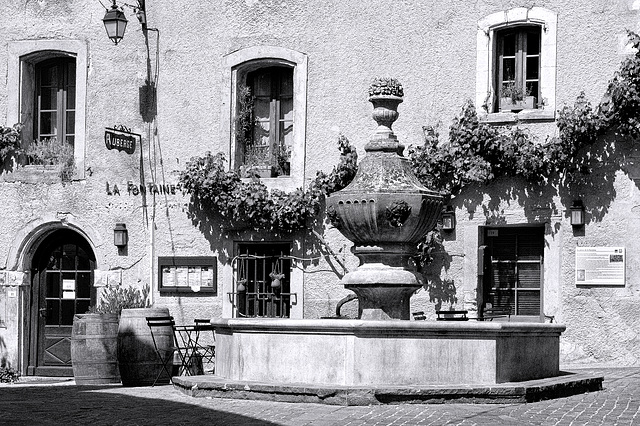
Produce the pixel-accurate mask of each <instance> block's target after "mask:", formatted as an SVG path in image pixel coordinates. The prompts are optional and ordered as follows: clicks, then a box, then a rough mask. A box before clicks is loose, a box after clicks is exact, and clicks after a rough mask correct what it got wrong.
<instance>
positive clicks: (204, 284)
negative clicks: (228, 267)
mask: <svg viewBox="0 0 640 426" xmlns="http://www.w3.org/2000/svg"><path fill="white" fill-rule="evenodd" d="M217 267H218V258H217V257H215V256H199V257H190V256H184V257H180V256H172V257H158V282H159V285H158V287H159V289H160V294H167V293H205V294H207V295H213V296H215V295H216V294H217V293H218V277H217Z"/></svg>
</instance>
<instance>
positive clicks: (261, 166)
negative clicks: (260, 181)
mask: <svg viewBox="0 0 640 426" xmlns="http://www.w3.org/2000/svg"><path fill="white" fill-rule="evenodd" d="M240 84H241V85H242V84H243V83H242V82H241V83H240ZM244 84H245V86H246V90H245V91H243V93H244V94H245V96H246V98H245V99H240V100H239V102H240V103H241V107H240V108H238V110H239V114H238V120H237V121H236V129H237V133H236V135H237V136H236V141H237V143H238V145H239V146H238V149H237V151H236V153H237V155H238V158H237V161H236V162H235V163H236V168H238V169H241V170H243V173H242V174H243V175H245V177H246V176H247V175H250V174H254V173H257V174H258V175H259V176H260V177H278V176H289V175H290V173H291V148H292V145H293V125H294V123H293V89H294V88H293V69H292V68H289V67H266V68H259V69H257V70H255V71H252V72H249V73H248V74H247V75H246V82H245V83H244ZM248 106H251V107H252V108H251V111H250V114H249V111H246V113H242V109H243V108H246V107H248ZM247 118H249V120H248V122H247V123H242V122H241V121H242V120H246V119H247ZM238 131H239V132H238Z"/></svg>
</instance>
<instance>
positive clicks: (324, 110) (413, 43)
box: [0, 0, 640, 364]
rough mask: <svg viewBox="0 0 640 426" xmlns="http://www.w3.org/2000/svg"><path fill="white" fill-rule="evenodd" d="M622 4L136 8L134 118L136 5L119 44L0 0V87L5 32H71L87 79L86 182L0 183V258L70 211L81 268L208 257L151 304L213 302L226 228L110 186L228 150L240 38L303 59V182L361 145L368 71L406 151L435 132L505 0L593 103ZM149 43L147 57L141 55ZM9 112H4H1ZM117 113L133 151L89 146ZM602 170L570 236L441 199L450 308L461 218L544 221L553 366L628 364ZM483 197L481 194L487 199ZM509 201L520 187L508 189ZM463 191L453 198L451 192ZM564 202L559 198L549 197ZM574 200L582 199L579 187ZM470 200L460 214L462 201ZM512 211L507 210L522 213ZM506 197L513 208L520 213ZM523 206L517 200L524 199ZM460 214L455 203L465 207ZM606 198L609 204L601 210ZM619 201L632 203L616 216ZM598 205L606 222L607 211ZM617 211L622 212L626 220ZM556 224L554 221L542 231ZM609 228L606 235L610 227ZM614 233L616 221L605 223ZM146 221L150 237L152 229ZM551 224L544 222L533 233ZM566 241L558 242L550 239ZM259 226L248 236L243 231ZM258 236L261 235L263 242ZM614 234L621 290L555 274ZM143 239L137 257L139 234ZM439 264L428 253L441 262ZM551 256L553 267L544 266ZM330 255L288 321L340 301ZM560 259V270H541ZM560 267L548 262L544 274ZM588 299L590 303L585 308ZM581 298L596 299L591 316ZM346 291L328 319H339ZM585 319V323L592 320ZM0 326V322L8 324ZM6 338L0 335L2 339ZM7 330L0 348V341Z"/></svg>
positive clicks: (469, 238) (43, 6)
mask: <svg viewBox="0 0 640 426" xmlns="http://www.w3.org/2000/svg"><path fill="white" fill-rule="evenodd" d="M635 3H636V2H632V1H630V0H629V1H626V0H620V1H614V2H611V1H604V0H600V1H596V0H592V1H589V2H587V3H581V5H580V6H579V7H578V6H577V5H576V4H575V2H572V1H569V0H565V1H524V2H522V1H518V2H516V1H504V0H495V1H477V2H471V3H470V2H468V1H463V0H457V1H451V2H395V3H392V4H391V3H388V2H386V1H366V2H338V1H329V2H322V3H314V4H310V3H308V2H305V1H302V0H298V1H286V0H285V1H271V0H264V1H262V0H246V1H226V2H222V3H219V4H216V5H215V6H212V5H211V4H209V3H207V2H191V3H188V4H187V3H184V2H175V1H173V2H171V1H167V0H157V1H153V2H149V3H148V9H149V10H148V23H149V26H150V27H156V28H158V29H159V30H160V38H159V41H157V40H158V39H157V33H155V32H149V41H150V53H151V67H152V73H153V74H154V75H155V72H156V68H155V61H156V58H157V59H158V63H159V68H158V69H157V71H158V74H157V75H158V80H157V83H158V116H157V120H156V121H155V122H154V123H152V124H145V123H144V122H143V121H142V119H141V117H140V114H139V104H138V88H139V87H140V86H142V85H143V84H144V81H145V78H146V67H147V63H146V49H145V46H144V38H143V35H142V34H141V31H140V27H139V25H138V23H137V22H136V20H135V17H134V16H133V15H132V14H131V13H130V10H128V9H127V11H126V13H127V16H128V18H129V25H128V28H127V34H126V35H125V38H124V40H123V41H122V42H121V43H120V44H119V45H118V46H114V45H113V44H112V43H111V42H110V41H108V40H107V38H106V36H105V34H104V28H103V26H102V23H101V19H102V16H103V15H104V9H102V7H101V6H100V4H99V2H95V1H89V0H69V1H53V0H41V1H27V2H24V1H20V2H19V1H17V0H14V1H5V2H3V4H2V5H0V76H2V80H1V81H5V82H6V73H7V71H6V70H7V60H6V52H7V43H8V42H10V41H13V40H23V39H39V38H54V39H55V38H65V39H67V38H68V39H80V40H84V41H86V43H87V45H88V49H89V69H88V70H87V72H88V86H87V122H86V128H87V141H86V166H87V168H88V169H89V170H88V171H87V174H86V180H85V181H83V182H74V183H73V184H71V185H67V186H64V187H63V186H62V185H60V184H56V185H43V184H41V185H28V184H19V183H11V184H9V183H3V184H0V185H1V186H0V202H3V203H4V205H9V206H12V207H11V209H7V211H6V212H5V214H3V218H2V225H3V228H4V229H6V230H7V232H5V233H4V236H3V237H2V239H0V242H2V244H0V259H2V260H1V261H0V264H5V263H6V257H7V254H8V251H9V249H10V247H9V246H10V244H11V243H12V239H11V238H12V237H11V238H9V236H12V235H14V234H15V232H17V231H19V230H20V229H21V228H22V227H23V226H24V225H25V223H27V222H28V221H30V220H33V219H36V218H38V217H44V216H47V215H55V213H57V212H60V211H62V212H69V214H71V215H73V216H74V217H77V218H79V219H81V220H82V222H83V223H86V224H88V225H87V226H89V227H91V228H93V229H94V231H95V232H96V233H97V234H99V235H102V236H103V241H104V244H103V245H101V246H99V247H96V256H97V258H98V267H99V268H100V269H103V270H109V269H115V270H119V269H121V268H122V269H124V270H125V271H126V273H125V274H124V280H125V281H126V282H128V283H138V282H141V283H142V282H148V281H149V280H150V274H151V273H152V272H153V270H154V269H153V268H154V263H153V262H152V260H151V258H150V257H151V256H153V257H156V256H171V255H182V256H184V255H212V254H213V255H218V256H220V258H221V261H222V262H221V264H220V265H219V269H218V276H219V292H218V296H207V297H198V296H189V297H186V296H185V297H181V298H176V297H167V296H162V297H161V296H160V295H159V294H158V293H157V292H156V293H154V300H155V302H156V303H157V304H158V305H162V306H168V307H170V309H171V311H172V313H173V314H174V315H175V316H176V317H177V319H178V321H190V320H191V318H193V317H198V316H217V315H220V313H221V312H222V305H223V303H226V302H225V298H226V291H230V285H231V284H230V283H231V272H230V269H229V267H228V260H229V259H228V254H229V250H231V249H232V245H231V244H230V243H229V241H230V240H233V238H237V237H234V236H228V235H226V236H225V235H219V233H217V232H211V231H210V230H208V229H206V228H198V225H197V224H194V223H193V222H192V221H191V219H190V218H189V217H188V215H187V212H188V209H187V206H186V205H187V202H188V200H187V198H186V197H184V196H182V195H181V194H179V193H178V194H175V195H167V196H164V195H157V196H156V197H155V198H154V197H153V196H152V194H151V195H148V196H147V198H146V199H145V198H143V197H142V196H140V195H137V196H135V195H132V194H129V193H128V192H127V191H126V190H125V189H124V188H126V185H127V182H129V181H131V182H133V183H134V184H136V185H139V184H140V183H141V178H140V176H141V167H142V175H143V176H144V179H143V181H144V183H145V184H146V183H149V182H154V181H155V182H158V183H163V182H165V183H173V184H175V183H176V182H177V173H178V172H179V171H180V170H182V169H183V167H184V164H185V162H186V161H187V160H188V159H189V158H190V157H192V156H194V155H201V154H203V153H204V152H205V151H207V150H210V151H212V152H217V151H227V150H228V149H229V146H228V144H229V141H228V140H221V139H220V138H219V136H218V135H219V134H220V129H219V126H220V106H219V101H220V96H221V93H222V91H223V88H222V87H221V83H222V70H221V69H220V63H221V57H222V56H223V55H225V54H227V53H230V52H233V51H235V50H238V49H241V48H244V47H249V46H254V45H274V46H282V47H287V48H290V49H293V50H296V51H299V52H303V53H305V54H306V55H307V56H308V58H309V74H308V83H307V85H308V90H309V92H308V99H307V107H308V117H307V140H306V144H307V151H306V154H307V156H306V178H307V179H311V178H313V176H314V175H315V171H316V170H318V169H322V170H325V171H329V170H330V169H331V167H332V166H333V164H335V163H336V161H337V159H338V155H339V153H338V151H337V149H335V147H336V140H337V136H338V133H339V132H342V133H344V134H345V135H346V136H347V137H348V138H349V139H350V140H351V142H352V143H353V144H354V145H355V146H356V147H357V148H358V152H359V154H360V155H361V156H362V155H364V150H363V147H364V144H365V143H366V142H367V140H368V138H369V136H370V134H371V133H372V131H373V129H374V127H375V124H374V122H373V121H372V120H371V118H370V116H371V105H370V104H369V103H368V102H367V101H366V97H367V94H366V89H367V86H368V83H369V81H370V80H371V78H372V77H374V76H378V75H382V76H393V77H396V78H398V79H399V80H400V81H401V82H402V83H403V84H404V87H405V94H406V96H405V101H404V103H403V104H401V105H400V109H399V111H400V119H399V120H398V122H397V123H396V124H395V125H394V129H395V130H396V133H397V134H398V137H399V139H400V140H401V142H403V143H404V144H405V145H410V144H419V143H421V142H422V126H424V125H426V124H431V125H438V126H439V131H440V133H441V135H442V137H443V139H444V138H446V134H447V129H448V126H449V124H450V122H451V119H452V118H453V116H454V115H455V114H457V113H458V112H459V109H460V106H461V105H462V104H463V102H464V101H465V100H467V99H470V98H472V97H473V96H474V93H475V75H476V70H475V66H476V65H475V64H476V58H475V51H476V46H475V43H476V37H475V34H476V29H477V27H476V22H477V21H478V20H479V19H481V18H482V17H484V16H487V15H489V14H490V13H494V12H497V11H500V10H505V9H508V8H512V7H519V6H534V5H535V6H543V7H546V8H548V9H551V10H554V11H557V12H558V14H559V18H558V48H557V50H558V63H557V65H558V74H557V87H558V90H557V94H556V95H557V105H559V106H560V105H562V103H563V102H569V103H571V102H573V100H574V99H575V96H576V95H577V94H578V93H579V92H580V91H582V90H584V91H585V92H586V94H587V96H588V98H589V99H591V100H593V101H594V102H596V101H597V100H599V98H600V96H601V95H602V93H603V91H604V89H605V88H606V82H607V81H608V79H609V78H610V77H611V75H612V73H613V71H614V70H615V69H616V68H617V66H618V63H619V62H620V61H621V60H622V58H623V56H622V54H624V53H628V51H626V50H625V49H624V47H623V43H622V42H621V38H622V39H623V38H624V30H625V28H631V29H634V28H635V29H638V15H637V7H635V6H634V5H635ZM156 42H157V43H158V44H157V45H158V46H159V52H157V51H156ZM6 99H7V91H6V90H0V119H1V117H5V116H6V111H7V105H6ZM6 124H9V125H11V124H13V123H6ZM114 124H124V125H126V126H128V127H131V128H132V130H133V131H134V132H137V133H141V134H142V135H143V143H142V147H141V148H142V152H143V156H142V159H141V158H140V150H138V151H137V152H136V154H134V155H133V156H128V155H126V154H124V153H120V152H117V151H107V150H106V149H105V147H104V142H103V134H104V127H110V126H112V125H114ZM526 127H527V128H529V129H530V130H531V131H532V132H533V133H534V134H536V135H537V136H538V137H539V138H540V140H544V138H545V137H546V136H547V135H554V134H555V133H556V128H555V126H554V124H553V123H533V124H528V125H526ZM107 182H109V183H110V184H111V189H113V184H117V185H118V186H119V188H120V191H121V194H120V195H107V194H106V190H105V187H106V183H107ZM629 182H630V181H628V179H627V180H626V183H625V177H624V176H617V179H616V191H617V194H618V195H617V196H616V201H615V202H614V203H613V204H612V205H611V208H610V209H609V212H608V213H607V215H605V217H604V218H603V219H602V220H601V221H600V222H598V223H596V224H589V225H588V226H587V227H586V229H585V236H584V237H583V238H582V239H580V238H577V237H573V236H572V232H571V229H570V226H568V224H567V220H566V217H565V216H564V214H563V212H562V210H563V207H561V204H560V200H556V202H557V210H558V211H557V212H555V213H553V212H551V213H548V214H547V212H543V213H542V214H541V218H537V219H536V216H535V214H534V213H532V211H533V210H532V209H533V207H535V206H531V205H530V204H531V202H522V204H521V203H520V201H512V202H507V203H503V202H502V201H501V202H497V201H492V200H496V199H500V197H498V196H497V194H503V193H504V188H503V187H499V188H498V189H496V188H495V187H494V188H480V189H477V190H476V191H475V192H473V191H472V192H469V193H467V194H465V195H464V197H466V198H467V199H471V202H470V203H469V202H467V203H466V204H465V202H462V199H461V198H459V199H457V200H456V201H455V203H456V207H457V208H458V210H457V217H458V228H457V229H456V231H455V232H454V233H452V234H449V235H446V236H445V240H446V241H445V248H446V250H447V252H448V253H449V255H450V256H451V259H450V260H448V261H447V263H446V264H447V267H446V268H444V267H443V268H441V269H439V270H434V272H433V274H434V276H436V275H437V276H439V275H440V273H442V274H441V275H442V276H444V277H449V278H451V279H453V280H454V283H455V286H456V297H457V298H458V302H457V306H461V307H465V308H469V309H471V310H472V311H473V310H474V308H475V306H474V300H475V287H476V272H477V271H476V265H477V259H476V250H477V238H478V236H477V227H478V226H479V225H484V224H485V223H486V221H487V220H488V219H489V220H491V218H492V217H493V216H492V215H493V212H496V211H497V212H500V215H501V216H502V217H505V218H506V220H507V222H508V223H526V222H527V221H529V220H533V219H532V218H534V219H535V220H546V218H551V219H549V220H551V223H552V225H553V229H554V232H553V235H551V236H550V237H549V238H550V239H552V240H553V241H554V243H553V244H555V245H558V246H560V248H561V250H557V251H556V252H554V253H555V254H554V256H557V258H561V259H562V261H561V269H562V282H558V283H556V284H553V285H551V284H549V286H548V287H547V289H548V290H549V293H547V290H545V297H548V298H549V299H550V300H549V301H546V300H545V305H546V306H548V307H551V308H552V309H553V311H552V312H553V313H554V314H555V315H557V318H558V319H559V320H560V321H562V322H565V323H567V325H568V329H567V333H566V334H565V337H563V356H564V357H565V359H566V360H569V361H581V362H598V361H611V362H613V361H615V362H618V363H625V364H633V363H637V362H638V361H637V360H636V358H635V356H634V355H632V354H633V353H634V351H635V353H638V351H637V349H638V345H637V343H638V342H637V338H636V337H635V332H634V329H637V314H635V312H637V310H636V309H635V307H636V304H635V303H636V302H635V301H636V299H637V292H636V288H635V285H636V284H635V282H637V275H636V274H637V268H638V266H637V264H636V263H635V262H634V261H632V259H634V255H635V253H636V252H637V249H638V247H637V243H636V242H635V239H634V238H635V237H634V232H635V229H638V228H637V219H638V217H639V216H638V213H637V211H638V208H636V206H637V205H638V204H640V203H638V195H637V187H636V186H635V185H632V184H630V183H629ZM491 191H496V192H497V194H494V196H492V195H491ZM520 195H521V196H522V197H526V196H529V197H531V198H534V197H535V194H534V195H531V194H529V195H527V194H520ZM467 201H468V200H467ZM562 201H566V200H562ZM585 203H587V205H589V200H588V199H585ZM471 204H473V205H474V207H473V208H472V209H469V205H471ZM523 206H524V207H523ZM523 208H524V209H525V210H524V211H523ZM527 209H529V210H527ZM469 210H471V211H469ZM614 210H615V211H614ZM630 212H631V213H630ZM609 215H610V216H609ZM629 218H631V219H629ZM116 222H124V223H126V224H127V227H128V229H129V233H130V244H129V247H128V252H127V254H126V255H120V254H118V252H117V250H116V248H115V247H114V246H113V244H112V243H111V238H112V237H111V235H112V229H113V226H114V224H115V223H116ZM556 224H559V225H560V227H561V229H560V230H558V229H556ZM612 229H616V230H618V232H612ZM621 229H622V230H624V232H623V231H620V230H621ZM152 230H153V232H152ZM550 234H552V233H551V232H550ZM562 235H565V237H564V238H561V236H562ZM260 237H261V236H255V238H260ZM267 237H268V236H267ZM325 239H326V241H327V243H328V244H329V246H330V247H331V248H332V249H333V250H334V251H336V252H338V253H339V254H338V255H339V256H340V257H341V256H344V261H345V262H346V265H347V267H348V268H349V269H354V268H355V267H356V265H357V263H358V261H357V259H356V258H355V257H353V256H352V255H350V253H349V248H350V246H351V243H350V242H349V241H347V240H346V239H344V237H342V236H341V235H340V234H339V232H337V231H336V230H334V229H327V230H326V231H325ZM578 240H579V243H580V244H583V243H584V244H594V245H608V244H615V245H625V246H626V247H627V256H628V259H629V260H628V287H627V288H625V289H576V288H575V286H573V285H572V282H573V278H572V274H573V272H572V271H573V266H572V265H573V254H572V253H573V252H572V250H573V249H572V247H574V246H575V245H576V244H577V241H578ZM151 243H153V248H154V251H153V252H151V250H150V248H149V247H150V245H151ZM324 254H326V253H325V252H324V251H323V250H322V249H321V248H320V247H319V246H318V244H317V242H314V241H312V239H310V240H308V241H305V243H304V253H303V256H304V257H317V256H322V255H324ZM441 263H442V261H441ZM559 265H560V263H559ZM336 270H338V271H339V270H340V267H339V266H337V264H336V262H335V261H333V260H331V259H330V258H328V259H327V258H323V259H321V260H319V261H318V262H312V263H311V264H310V266H308V267H307V270H306V271H305V274H304V295H303V296H302V297H304V316H305V317H309V318H314V317H320V316H331V315H333V314H334V310H335V305H336V303H337V302H338V300H340V298H342V297H344V296H345V295H347V294H349V292H348V291H346V290H344V289H343V288H342V286H341V285H340V284H339V276H340V273H339V272H336ZM558 270H560V266H558ZM558 275H559V272H558ZM433 306H434V303H433V302H432V301H430V296H429V292H428V290H423V291H421V292H420V293H419V294H417V295H416V296H415V297H414V299H413V300H412V310H424V311H426V312H427V313H428V314H429V315H431V316H433V311H434V308H433ZM600 306H604V308H600ZM584 307H588V309H589V312H592V313H593V315H595V317H597V316H598V315H601V316H602V319H601V322H602V323H603V324H604V325H603V327H602V328H603V330H602V331H601V330H600V327H598V328H597V329H594V328H593V327H592V324H593V323H592V321H591V320H592V318H593V316H592V315H584ZM598 309H601V311H599V310H598ZM353 311H354V307H353V303H351V304H349V305H347V306H345V311H344V312H345V313H353ZM599 321H600V319H599ZM9 330H13V331H11V332H9ZM7 332H8V334H7V333H5V334H2V335H0V337H1V336H4V337H3V338H4V339H5V344H6V345H7V346H8V347H11V348H16V347H17V340H16V333H17V331H16V328H15V327H14V328H11V329H7ZM7 336H9V337H7ZM7 342H8V344H7Z"/></svg>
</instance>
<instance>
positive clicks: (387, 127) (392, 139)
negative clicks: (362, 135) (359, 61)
mask: <svg viewBox="0 0 640 426" xmlns="http://www.w3.org/2000/svg"><path fill="white" fill-rule="evenodd" d="M403 96H404V89H403V88H402V84H400V82H399V81H398V80H396V79H395V78H388V77H376V78H374V79H373V81H372V82H371V84H370V85H369V102H371V103H372V104H373V113H372V116H373V119H374V120H375V121H376V123H378V128H377V129H376V131H375V133H374V134H373V136H372V137H371V141H370V142H369V143H368V144H367V146H365V150H367V151H374V150H385V151H396V152H398V150H399V149H400V148H402V150H404V147H403V146H402V145H400V144H399V143H398V138H397V137H396V135H395V133H393V130H392V129H391V126H392V125H393V123H394V122H395V121H396V120H397V119H398V116H399V115H400V114H398V105H400V103H402V97H403ZM402 150H400V151H399V152H398V153H399V154H401V153H402Z"/></svg>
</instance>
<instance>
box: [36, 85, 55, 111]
mask: <svg viewBox="0 0 640 426" xmlns="http://www.w3.org/2000/svg"><path fill="white" fill-rule="evenodd" d="M57 108H58V89H56V88H46V87H43V88H41V90H40V110H41V111H42V110H54V111H55V110H56V109H57Z"/></svg>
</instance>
